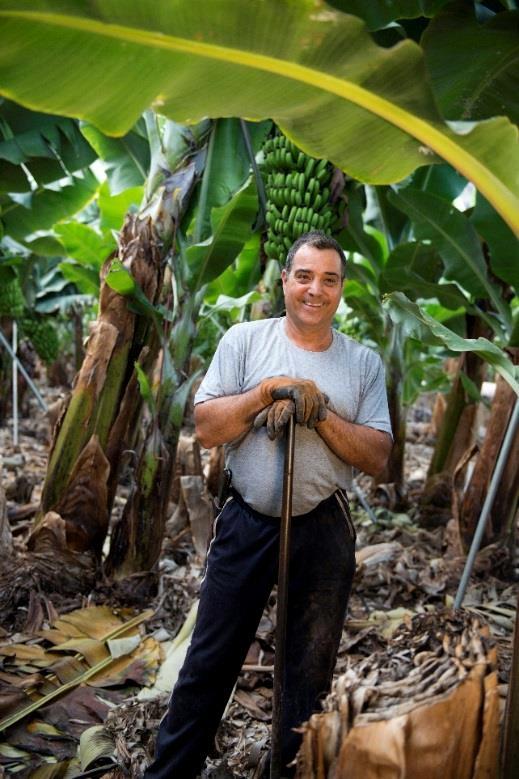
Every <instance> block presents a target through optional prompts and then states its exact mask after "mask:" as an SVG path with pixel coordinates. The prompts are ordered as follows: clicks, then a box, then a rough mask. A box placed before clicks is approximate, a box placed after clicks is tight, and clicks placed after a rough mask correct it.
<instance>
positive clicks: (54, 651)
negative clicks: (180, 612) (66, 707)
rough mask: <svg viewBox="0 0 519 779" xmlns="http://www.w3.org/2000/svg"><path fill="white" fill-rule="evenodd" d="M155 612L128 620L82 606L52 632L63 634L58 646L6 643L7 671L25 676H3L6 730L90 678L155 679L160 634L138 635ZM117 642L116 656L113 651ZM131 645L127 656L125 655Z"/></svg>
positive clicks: (0, 700) (0, 702) (1, 654)
mask: <svg viewBox="0 0 519 779" xmlns="http://www.w3.org/2000/svg"><path fill="white" fill-rule="evenodd" d="M152 615H153V611H152V610H148V611H145V612H143V613H142V614H139V615H137V616H135V617H133V618H131V619H129V620H127V621H123V620H122V619H121V618H120V617H119V616H117V615H115V614H114V613H113V612H112V610H111V609H109V608H108V607H106V606H101V607H98V606H95V607H89V608H86V609H79V610H77V611H74V612H71V613H69V614H66V615H64V616H62V617H60V618H59V619H58V620H56V622H55V624H54V625H53V627H52V628H51V629H50V630H49V631H48V633H49V634H50V635H49V643H54V642H55V640H56V637H57V634H59V636H60V638H61V639H62V641H61V643H60V644H58V645H57V646H52V647H51V648H50V649H45V648H44V647H43V646H42V645H41V643H38V644H36V643H27V644H11V645H4V646H0V658H3V664H4V672H6V673H9V676H10V677H13V676H19V678H20V684H19V685H16V686H14V685H13V683H12V679H10V680H9V681H8V682H2V680H0V711H3V712H4V717H3V718H2V720H0V731H1V730H4V729H6V728H9V727H10V726H11V725H14V724H15V723H16V722H18V721H19V720H20V719H22V718H23V717H26V716H27V715H29V714H31V713H32V712H34V711H37V710H38V709H39V708H40V707H42V706H44V705H45V704H47V703H49V702H50V701H52V700H53V699H54V698H55V697H57V696H58V695H62V694H63V693H65V692H67V691H68V690H70V689H73V688H74V687H77V686H78V685H80V684H83V683H85V682H89V683H90V682H92V681H93V680H96V681H95V683H96V684H97V685H98V686H101V685H108V684H118V683H120V682H121V681H123V680H125V679H126V678H131V679H133V680H135V681H139V682H140V683H142V684H149V683H150V680H153V678H154V674H155V672H156V669H157V668H158V665H159V662H160V649H159V647H158V644H157V642H155V641H154V639H146V640H145V641H142V642H141V639H140V637H139V636H138V635H137V636H134V635H132V634H135V632H136V630H137V628H138V626H139V625H140V623H142V622H143V621H145V620H146V619H149V618H150V617H151V616H152ZM46 632H47V631H40V636H41V639H39V640H40V641H41V640H43V639H45V638H46ZM129 636H130V637H131V640H130V641H128V640H127V639H128V637H129ZM114 641H115V642H116V643H115V644H114V645H113V646H114V647H115V648H116V650H117V651H116V652H115V653H114V654H115V656H113V655H112V653H111V651H110V645H111V644H112V642H114ZM125 649H126V652H127V656H123V655H124V650H125ZM108 669H110V670H108ZM36 671H39V672H40V673H39V675H36V674H35V672H36ZM111 671H113V673H112V675H111ZM27 675H30V676H29V677H28V676H27ZM24 677H25V679H27V678H30V679H31V684H29V685H28V684H26V683H25V684H24V682H23V679H24Z"/></svg>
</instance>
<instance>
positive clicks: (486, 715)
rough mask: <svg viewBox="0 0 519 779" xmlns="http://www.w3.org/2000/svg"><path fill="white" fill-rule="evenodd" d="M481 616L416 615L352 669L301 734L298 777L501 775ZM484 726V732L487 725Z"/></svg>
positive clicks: (492, 677) (488, 646)
mask: <svg viewBox="0 0 519 779" xmlns="http://www.w3.org/2000/svg"><path fill="white" fill-rule="evenodd" d="M488 634H489V631H488V629H487V628H486V627H482V626H481V624H480V622H479V621H478V620H477V619H475V618H474V617H472V616H470V615H468V614H465V615H459V616H458V615H454V614H452V613H446V612H443V613H439V614H427V615H418V616H417V617H415V618H414V619H413V620H412V621H411V622H410V623H409V624H408V625H406V626H401V627H400V628H399V629H398V630H397V631H396V633H395V634H394V636H393V640H392V642H391V646H390V647H389V648H388V650H387V651H386V652H384V653H378V654H377V653H376V654H374V655H372V656H370V657H369V658H367V659H366V660H365V661H363V662H362V663H361V664H360V665H359V666H357V667H355V668H354V667H350V668H348V670H347V671H346V673H345V674H343V676H341V677H339V679H338V680H337V681H336V682H335V684H334V687H333V690H332V692H331V694H330V695H329V696H328V698H327V700H326V702H325V707H324V708H325V711H324V712H323V713H322V714H315V715H314V716H313V717H312V718H311V719H310V721H309V722H308V723H306V724H305V725H304V726H303V743H302V747H301V750H300V752H299V754H298V762H297V765H298V769H297V776H298V778H299V779H332V777H333V779H483V777H487V779H490V777H494V776H496V775H497V773H496V772H497V756H498V745H499V701H498V697H499V696H498V687H497V675H496V672H495V660H496V654H495V649H494V647H493V645H492V642H491V641H490V639H489V638H488ZM482 725H483V727H482Z"/></svg>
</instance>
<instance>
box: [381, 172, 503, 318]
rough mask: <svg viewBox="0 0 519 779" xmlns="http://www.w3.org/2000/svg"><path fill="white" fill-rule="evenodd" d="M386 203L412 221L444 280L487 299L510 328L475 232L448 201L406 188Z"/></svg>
mask: <svg viewBox="0 0 519 779" xmlns="http://www.w3.org/2000/svg"><path fill="white" fill-rule="evenodd" d="M389 200H390V201H391V202H392V203H393V204H394V205H396V206H397V207H398V208H400V209H401V210H402V211H404V213H406V214H407V215H408V216H409V217H410V219H411V220H412V221H413V225H414V233H415V237H416V238H417V239H418V240H422V241H430V242H431V243H433V244H434V246H435V247H436V248H437V249H438V251H439V253H440V255H441V257H442V260H443V263H444V265H445V276H446V278H448V279H451V280H452V281H457V282H459V283H460V284H461V285H462V286H463V287H464V289H466V290H467V291H468V292H470V294H471V295H473V296H474V297H488V298H490V300H491V301H492V303H493V304H494V306H495V309H496V311H498V312H499V313H500V314H501V316H502V317H503V321H504V322H507V323H508V324H509V325H510V311H509V308H508V306H507V305H506V304H505V303H503V301H502V298H501V290H500V289H499V287H498V286H497V285H496V284H495V283H493V282H492V281H491V280H490V279H489V276H488V272H487V266H486V261H485V257H484V255H483V250H482V248H481V243H480V241H479V238H478V235H477V232H476V230H475V228H474V227H473V225H472V224H471V222H470V221H469V220H468V219H467V217H466V216H465V215H464V214H463V213H461V211H458V210H457V209H456V208H455V207H454V206H453V205H452V204H451V203H449V201H448V200H443V199H442V198H440V197H436V195H431V194H429V193H428V192H420V191H419V190H417V189H412V188H411V187H406V188H405V189H401V190H400V191H399V192H398V193H397V192H392V193H391V194H390V196H389Z"/></svg>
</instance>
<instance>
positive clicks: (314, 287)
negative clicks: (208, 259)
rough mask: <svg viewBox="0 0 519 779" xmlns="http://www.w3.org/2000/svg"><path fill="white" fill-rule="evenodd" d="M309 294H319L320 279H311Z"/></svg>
mask: <svg viewBox="0 0 519 779" xmlns="http://www.w3.org/2000/svg"><path fill="white" fill-rule="evenodd" d="M309 292H310V294H312V295H320V293H321V281H320V279H317V278H315V277H314V278H313V279H312V281H311V283H310V287H309Z"/></svg>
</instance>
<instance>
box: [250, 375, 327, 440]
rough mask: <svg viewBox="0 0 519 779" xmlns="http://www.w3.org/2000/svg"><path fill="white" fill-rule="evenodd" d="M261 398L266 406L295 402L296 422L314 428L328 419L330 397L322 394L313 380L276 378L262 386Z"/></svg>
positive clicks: (265, 380)
mask: <svg viewBox="0 0 519 779" xmlns="http://www.w3.org/2000/svg"><path fill="white" fill-rule="evenodd" d="M260 390H261V397H262V400H263V401H264V402H265V405H268V404H270V403H271V402H272V401H274V400H288V399H290V400H293V401H294V404H295V411H296V422H297V423H298V424H299V425H307V427H310V428H312V427H314V426H315V424H316V423H317V422H322V421H323V420H324V419H326V404H327V403H328V396H327V395H326V394H325V393H324V392H321V391H320V389H319V387H318V386H317V384H315V382H313V381H311V379H292V378H290V377H289V376H274V377H273V378H271V379H264V380H263V381H262V382H261V384H260Z"/></svg>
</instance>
